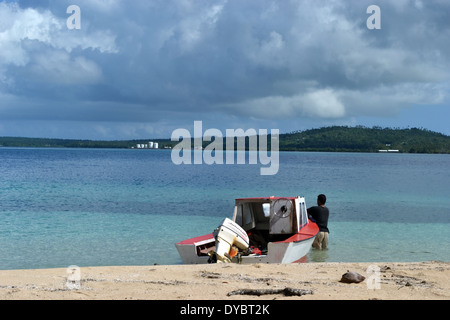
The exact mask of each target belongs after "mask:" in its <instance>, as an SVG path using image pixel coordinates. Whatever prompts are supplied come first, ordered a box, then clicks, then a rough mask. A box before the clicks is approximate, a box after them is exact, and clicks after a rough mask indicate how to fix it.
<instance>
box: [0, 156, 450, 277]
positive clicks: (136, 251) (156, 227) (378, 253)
mask: <svg viewBox="0 0 450 320" xmlns="http://www.w3.org/2000/svg"><path fill="white" fill-rule="evenodd" d="M0 160H1V162H0V176H1V178H2V179H1V181H0V201H1V202H0V203H1V206H0V257H2V259H1V261H0V269H22V268H47V267H66V266H69V265H78V266H87V265H90V266H100V265H148V264H153V263H158V264H178V263H181V259H180V258H179V257H178V253H177V251H176V248H175V246H174V244H175V242H178V241H181V240H184V239H186V238H189V237H193V236H197V235H201V234H205V233H209V232H212V231H213V230H214V228H215V227H216V226H217V225H218V224H219V223H220V222H221V220H222V219H223V218H224V217H231V216H232V212H233V206H234V199H235V198H241V197H259V196H271V195H274V196H295V195H302V196H305V197H306V201H307V205H308V206H312V205H314V204H315V200H316V197H317V194H319V193H325V194H326V195H327V197H328V201H327V206H328V207H329V208H330V211H331V216H330V225H329V228H330V231H331V233H330V248H329V250H328V251H326V252H316V251H314V250H313V251H311V253H310V255H309V261H342V262H354V261H361V262H371V261H423V260H444V261H449V260H450V259H449V256H450V250H449V249H450V248H449V240H450V238H449V232H448V230H449V226H450V197H449V194H448V190H450V173H449V172H450V156H449V155H414V154H364V153H356V154H355V153H302V152H295V153H288V152H281V153H280V169H279V172H278V174H277V175H275V176H261V175H260V167H261V166H260V165H249V164H246V165H237V164H236V165H206V164H203V165H179V166H177V165H174V164H173V163H172V161H171V157H170V151H169V150H117V149H33V148H0Z"/></svg>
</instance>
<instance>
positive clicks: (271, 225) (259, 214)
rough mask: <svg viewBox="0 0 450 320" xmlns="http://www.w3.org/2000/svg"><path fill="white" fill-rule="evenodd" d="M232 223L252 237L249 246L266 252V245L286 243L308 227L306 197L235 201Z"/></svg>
mask: <svg viewBox="0 0 450 320" xmlns="http://www.w3.org/2000/svg"><path fill="white" fill-rule="evenodd" d="M233 221H235V222H236V223H237V224H238V225H239V226H241V227H242V228H243V229H244V230H245V231H246V232H247V234H248V235H249V237H250V246H253V247H255V248H259V249H262V251H263V250H267V243H269V242H273V241H284V240H286V239H287V238H289V237H291V236H292V235H294V234H297V233H298V232H299V231H300V229H301V228H302V227H303V226H304V225H305V224H307V223H308V214H307V211H306V203H305V198H304V197H288V198H277V197H269V198H246V199H236V202H235V207H234V214H233Z"/></svg>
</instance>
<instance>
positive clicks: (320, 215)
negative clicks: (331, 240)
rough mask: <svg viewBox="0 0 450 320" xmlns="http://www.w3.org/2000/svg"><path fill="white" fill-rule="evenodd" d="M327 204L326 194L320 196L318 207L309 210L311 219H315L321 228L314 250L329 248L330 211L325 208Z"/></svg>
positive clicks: (315, 240)
mask: <svg viewBox="0 0 450 320" xmlns="http://www.w3.org/2000/svg"><path fill="white" fill-rule="evenodd" d="M325 202H327V197H326V196H325V195H324V194H319V195H318V196H317V206H315V207H311V208H309V209H308V215H309V216H310V218H312V219H314V220H315V222H316V223H317V226H318V227H319V233H318V234H317V235H316V238H315V239H314V243H313V245H312V246H313V248H316V249H318V250H322V249H327V248H328V234H329V233H330V231H329V230H328V217H329V215H330V211H329V210H328V208H327V207H325Z"/></svg>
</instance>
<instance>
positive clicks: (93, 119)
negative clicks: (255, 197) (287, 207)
mask: <svg viewBox="0 0 450 320" xmlns="http://www.w3.org/2000/svg"><path fill="white" fill-rule="evenodd" d="M70 5H77V6H78V8H79V9H80V12H79V16H74V15H73V14H74V13H75V12H74V11H69V13H68V12H67V9H68V7H69V6H70ZM371 5H377V6H378V8H379V9H380V10H379V16H373V14H374V13H375V12H374V11H370V12H369V13H368V12H367V9H368V7H370V6H371ZM449 12H450V1H448V0H423V1H421V0H391V1H386V0H384V1H381V0H370V1H365V0H354V1H352V0H340V1H338V0H323V1H311V0H309V1H307V0H70V1H65V0H42V1H41V0H24V1H21V0H18V1H11V0H9V1H1V2H0V136H20V137H45V138H68V139H94V140H116V139H117V140H128V139H147V138H149V139H151V138H170V136H171V134H172V132H173V131H174V130H175V129H178V128H185V129H188V130H193V129H192V128H193V125H194V121H202V122H203V129H204V130H206V129H208V128H216V129H219V130H221V131H222V132H225V130H226V129H238V128H243V129H244V130H247V129H250V128H253V129H256V130H258V129H267V130H270V129H278V130H279V131H280V133H288V132H292V131H297V130H307V129H311V128H318V127H324V126H331V125H345V126H357V125H362V126H368V127H372V126H381V127H396V128H397V127H398V128H408V127H419V128H425V129H428V130H432V131H437V132H441V133H444V134H446V135H450V125H449V123H450V121H449V119H450V97H449V95H450V79H449V76H450V75H449V70H450V18H449ZM74 18H77V19H76V20H74ZM78 18H79V19H78ZM374 18H376V20H372V19H374ZM378 18H379V19H378ZM368 19H369V20H370V21H371V22H378V23H379V26H380V27H381V29H373V28H368V24H367V20H368ZM68 22H70V23H72V24H71V25H70V26H71V27H69V26H68ZM75 22H79V23H80V24H79V28H72V26H74V23H75Z"/></svg>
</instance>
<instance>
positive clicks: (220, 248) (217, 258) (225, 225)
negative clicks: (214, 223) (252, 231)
mask: <svg viewBox="0 0 450 320" xmlns="http://www.w3.org/2000/svg"><path fill="white" fill-rule="evenodd" d="M213 236H214V238H215V239H216V251H215V252H211V253H210V254H209V256H210V259H209V260H208V262H210V263H211V262H231V259H233V257H234V256H235V255H236V254H237V253H238V251H239V250H245V249H247V248H248V246H249V238H248V235H247V233H246V232H245V231H244V229H242V228H241V226H239V225H238V224H237V223H236V222H234V221H232V220H230V219H228V218H225V220H223V222H222V224H221V225H220V226H219V227H217V228H216V229H215V230H214V232H213Z"/></svg>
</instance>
